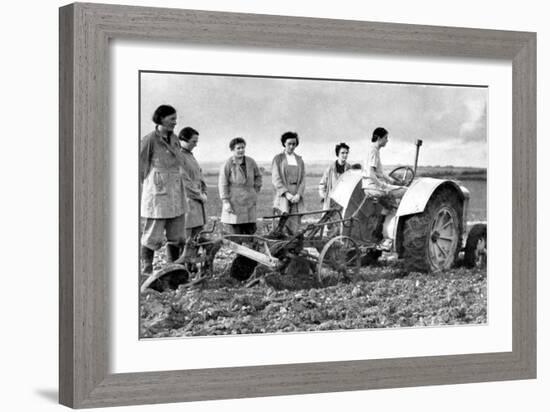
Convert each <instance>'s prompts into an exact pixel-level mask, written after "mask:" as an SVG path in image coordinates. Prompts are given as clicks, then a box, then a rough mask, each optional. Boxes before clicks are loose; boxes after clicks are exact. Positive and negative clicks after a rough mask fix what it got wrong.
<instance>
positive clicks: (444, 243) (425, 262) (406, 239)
mask: <svg viewBox="0 0 550 412" xmlns="http://www.w3.org/2000/svg"><path fill="white" fill-rule="evenodd" d="M461 216H462V201H461V200H460V198H459V197H458V195H457V193H456V192H455V191H453V190H449V189H444V190H440V191H438V192H436V193H435V194H434V195H432V197H431V199H430V200H429V201H428V204H427V205H426V208H425V209H424V212H422V213H419V214H416V215H412V216H410V217H409V218H407V220H406V221H405V222H404V231H403V249H404V250H403V257H404V260H405V265H406V267H407V269H408V270H410V271H419V272H437V271H440V270H445V269H449V268H450V267H451V266H453V264H454V263H455V261H456V259H457V256H458V252H459V249H460V245H461V237H462V235H461V234H462V220H461Z"/></svg>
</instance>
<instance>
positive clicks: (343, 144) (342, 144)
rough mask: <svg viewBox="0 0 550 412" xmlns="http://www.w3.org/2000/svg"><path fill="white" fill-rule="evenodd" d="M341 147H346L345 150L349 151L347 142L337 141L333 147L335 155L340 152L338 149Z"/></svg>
mask: <svg viewBox="0 0 550 412" xmlns="http://www.w3.org/2000/svg"><path fill="white" fill-rule="evenodd" d="M342 149H347V151H348V152H349V146H348V145H347V144H345V143H344V142H342V143H338V144H337V145H336V147H335V148H334V151H335V152H336V156H338V155H339V154H340V150H342Z"/></svg>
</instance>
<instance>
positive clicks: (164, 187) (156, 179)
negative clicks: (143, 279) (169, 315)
mask: <svg viewBox="0 0 550 412" xmlns="http://www.w3.org/2000/svg"><path fill="white" fill-rule="evenodd" d="M176 121H177V114H176V109H174V108H173V107H172V106H167V105H162V106H159V107H158V108H157V109H156V110H155V113H154V114H153V122H154V123H155V125H156V126H155V130H154V131H153V132H151V133H149V134H148V135H146V136H145V137H143V139H141V146H140V156H139V160H140V168H139V172H140V182H141V184H142V190H141V217H142V218H145V219H146V220H145V227H144V229H143V233H142V236H141V259H142V264H143V266H142V272H143V273H144V274H150V273H151V272H152V271H153V257H154V253H155V250H158V249H160V247H161V246H162V244H163V242H164V237H165V236H166V239H167V243H166V255H167V259H168V261H175V260H176V259H177V258H178V257H179V254H180V250H181V248H182V247H183V244H184V243H185V214H186V212H187V201H186V195H185V187H184V177H183V174H182V164H183V159H182V156H181V151H180V148H179V143H178V138H177V136H176V135H175V134H174V127H175V126H176Z"/></svg>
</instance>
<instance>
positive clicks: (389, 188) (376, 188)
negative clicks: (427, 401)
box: [362, 127, 407, 240]
mask: <svg viewBox="0 0 550 412" xmlns="http://www.w3.org/2000/svg"><path fill="white" fill-rule="evenodd" d="M388 136H389V133H388V131H387V130H386V129H384V128H383V127H377V128H376V129H374V132H373V133H372V139H371V141H372V146H371V149H370V152H369V156H368V158H367V160H366V162H365V167H364V169H363V179H362V187H363V191H364V193H365V196H368V197H369V198H372V199H373V200H375V201H376V202H378V203H379V204H380V205H381V206H383V209H382V210H381V211H380V218H379V222H378V225H377V227H376V229H375V232H376V234H375V236H376V237H378V238H380V240H381V238H382V236H381V235H382V227H383V224H384V220H385V218H386V215H388V214H389V213H390V212H392V211H394V210H395V209H396V208H397V206H398V204H399V201H400V200H401V198H402V197H403V195H404V194H405V192H406V190H407V189H406V188H405V187H403V186H401V185H398V184H396V183H398V182H397V181H396V180H394V179H393V178H392V177H390V176H388V175H387V174H385V173H384V169H383V166H382V161H381V160H380V149H382V148H383V147H384V146H386V144H387V143H388Z"/></svg>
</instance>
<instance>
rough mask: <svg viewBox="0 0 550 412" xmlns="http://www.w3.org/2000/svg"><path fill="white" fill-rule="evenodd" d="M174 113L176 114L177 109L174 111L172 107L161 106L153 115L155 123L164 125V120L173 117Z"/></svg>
mask: <svg viewBox="0 0 550 412" xmlns="http://www.w3.org/2000/svg"><path fill="white" fill-rule="evenodd" d="M174 113H176V109H174V108H173V107H172V106H169V105H167V104H161V105H160V106H159V107H157V110H155V113H153V122H154V123H155V124H158V125H160V124H162V119H164V118H165V117H166V116H171V115H173V114H174Z"/></svg>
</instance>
